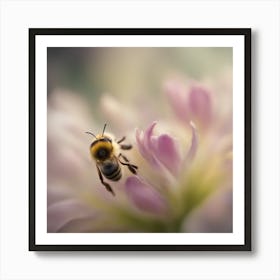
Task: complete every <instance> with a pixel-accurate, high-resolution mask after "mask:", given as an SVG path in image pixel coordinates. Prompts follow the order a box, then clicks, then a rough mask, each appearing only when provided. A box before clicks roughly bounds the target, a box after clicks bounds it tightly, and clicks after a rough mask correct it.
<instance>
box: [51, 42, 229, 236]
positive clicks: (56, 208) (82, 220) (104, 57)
mask: <svg viewBox="0 0 280 280" xmlns="http://www.w3.org/2000/svg"><path fill="white" fill-rule="evenodd" d="M47 63H48V64H47V67H48V68H47V83H48V84H47V91H48V232H170V231H171V232H231V231H232V177H231V176H232V174H231V172H232V168H231V154H232V127H231V124H232V48H220V47H217V48H206V47H205V48H200V47H199V48H125V47H124V48H115V47H114V48H108V47H106V48H76V47H75V48H71V47H70V48H61V47H60V48H54V47H51V48H50V47H49V48H48V50H47ZM172 79H175V80H180V81H183V85H184V84H185V83H186V85H187V86H186V88H185V89H183V94H184V92H186V94H187V91H188V84H191V83H192V82H193V81H195V83H197V84H200V85H202V88H204V87H205V89H203V90H202V91H203V92H207V94H208V92H209V94H210V95H209V98H210V101H211V102H210V103H211V104H210V105H211V106H212V108H210V109H211V110H213V112H214V117H215V121H214V122H212V123H211V125H209V127H208V128H207V125H208V124H207V125H206V126H205V127H204V128H201V130H198V133H199V135H200V136H201V135H203V137H201V138H200V140H201V141H200V143H199V145H200V146H199V149H200V154H201V156H200V159H199V160H202V164H201V162H199V160H198V161H197V162H196V163H194V164H193V166H194V167H193V170H192V171H191V172H193V173H194V175H193V176H190V177H191V178H192V179H189V178H185V176H184V173H182V174H181V175H180V176H178V178H179V177H180V178H181V179H178V178H176V179H178V181H177V182H175V183H174V182H173V183H170V182H169V181H168V179H167V177H166V174H165V173H164V172H163V173H157V172H155V171H154V170H153V168H151V166H150V165H149V164H148V163H147V162H146V161H145V160H144V159H143V157H141V155H140V154H139V151H138V150H137V145H135V128H141V129H144V128H146V127H147V126H148V125H150V124H151V123H152V122H153V121H155V120H158V121H159V123H160V124H161V129H162V132H163V133H169V134H170V135H172V137H173V138H174V139H176V141H177V140H178V143H179V142H180V143H179V144H178V145H177V146H178V148H179V149H180V150H181V151H186V150H187V149H188V148H189V145H190V142H191V137H192V136H191V132H190V129H189V127H188V125H189V121H188V122H186V123H182V122H180V119H178V116H176V112H175V114H174V110H173V111H172V108H170V105H172V104H170V102H168V98H167V97H166V95H165V92H164V84H165V83H166V81H169V80H172ZM184 86H185V85H184ZM184 86H183V87H184ZM179 87H181V86H180V83H179ZM203 94H204V93H203ZM198 102H201V100H200V101H198ZM203 102H204V101H203V100H202V103H203ZM205 104H206V103H205ZM205 104H204V105H203V106H205ZM177 105H178V104H177ZM171 107H172V106H171ZM173 109H174V108H173ZM175 111H176V110H175ZM105 122H106V123H108V128H107V130H108V132H112V133H113V134H114V135H116V137H117V138H119V139H120V138H121V137H122V136H126V137H127V141H128V143H131V144H133V145H134V147H135V149H133V150H132V151H128V157H129V159H130V160H131V161H132V162H133V163H134V164H136V165H138V166H139V167H140V168H139V170H141V172H142V174H141V176H142V177H143V178H145V180H147V182H151V183H152V184H151V185H153V186H155V189H154V190H152V191H151V192H150V191H148V192H147V193H144V194H143V193H142V192H141V191H140V192H139V193H134V194H132V196H131V194H128V193H127V192H126V189H125V188H126V187H125V178H128V177H129V176H131V173H129V172H127V170H126V169H125V168H124V170H123V172H124V174H123V178H122V180H121V181H119V182H114V183H113V184H112V186H113V188H114V190H115V191H116V193H117V196H116V198H113V197H112V196H111V194H109V195H108V193H107V192H106V190H105V189H104V187H103V186H102V185H101V184H100V180H99V178H98V175H97V172H96V167H95V163H94V162H93V160H92V159H91V156H90V153H89V145H90V143H91V142H92V140H93V139H91V137H89V135H86V134H85V133H84V132H85V131H92V132H93V133H95V134H98V133H100V132H101V130H102V128H103V125H104V123H105ZM159 127H160V125H159ZM176 143H177V142H176ZM182 154H183V155H185V154H186V152H184V153H182ZM213 158H216V159H217V160H218V161H219V165H217V166H218V167H217V168H216V169H215V170H210V169H211V168H209V174H210V173H211V174H210V175H211V176H212V177H213V176H214V177H215V176H216V177H215V180H216V181H215V180H212V181H211V182H206V183H205V182H202V181H201V178H203V177H205V176H202V174H203V175H205V172H206V171H207V168H208V166H209V167H210V166H214V165H213ZM205 166H206V169H205ZM213 174H214V175H213ZM210 175H209V176H210ZM182 178H183V179H182ZM188 180H194V181H195V182H193V181H192V182H191V184H192V185H195V188H194V191H192V190H191V191H190V192H189V190H188V186H189V185H190V181H188ZM213 182H215V183H213ZM205 184H206V185H205ZM207 184H208V185H207ZM211 184H212V185H211ZM219 187H220V188H219ZM152 188H153V187H152ZM168 188H170V190H171V192H170V193H168V192H167V193H165V190H166V189H168ZM216 188H219V191H215V194H214V195H210V193H211V192H212V191H209V190H212V189H216ZM174 190H177V194H176V193H175V197H173V194H172V192H173V191H174ZM158 192H159V193H158ZM213 192H214V191H213ZM139 195H140V196H139ZM150 195H151V196H152V197H149V196H150ZM158 197H162V198H161V200H160V205H164V207H162V208H165V209H169V210H168V211H167V213H168V214H166V212H165V214H164V215H163V213H161V214H159V213H158V212H160V211H157V212H155V213H153V211H150V212H147V209H148V208H149V207H142V206H143V205H145V206H147V205H149V206H150V209H153V206H154V205H155V204H156V203H155V202H156V200H157V199H158ZM154 199H155V200H154ZM204 201H205V203H202V202H204ZM157 202H158V201H157ZM187 204H189V205H191V206H188V205H187ZM139 205H140V206H141V207H140V208H139ZM178 205H182V207H181V210H180V209H179V208H178V209H176V208H177V207H178ZM185 205H187V206H186V207H185Z"/></svg>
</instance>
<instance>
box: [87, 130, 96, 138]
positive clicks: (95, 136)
mask: <svg viewBox="0 0 280 280" xmlns="http://www.w3.org/2000/svg"><path fill="white" fill-rule="evenodd" d="M85 133H87V134H90V135H92V136H93V137H94V138H95V139H97V138H96V136H95V135H94V134H93V133H92V132H89V131H86V132H85Z"/></svg>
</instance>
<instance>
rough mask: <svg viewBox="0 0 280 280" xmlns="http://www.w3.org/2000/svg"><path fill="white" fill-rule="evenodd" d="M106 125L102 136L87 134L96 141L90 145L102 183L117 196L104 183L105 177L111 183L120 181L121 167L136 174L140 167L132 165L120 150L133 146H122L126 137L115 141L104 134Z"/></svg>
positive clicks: (111, 190)
mask: <svg viewBox="0 0 280 280" xmlns="http://www.w3.org/2000/svg"><path fill="white" fill-rule="evenodd" d="M106 125H107V124H105V125H104V128H103V131H102V134H98V135H96V136H95V135H94V134H93V133H92V132H88V131H87V132H86V133H88V134H90V135H92V136H93V137H94V138H95V140H94V141H93V142H92V143H91V145H90V154H91V156H92V158H93V159H94V160H95V162H96V168H97V172H98V175H99V179H100V181H101V183H102V184H103V185H104V186H105V188H106V190H107V191H109V192H110V193H112V195H115V193H114V191H113V189H112V188H111V186H110V185H109V184H108V183H106V182H104V179H103V175H104V177H105V178H107V179H108V180H110V181H119V180H120V179H121V177H122V170H121V165H124V166H127V168H128V169H129V170H130V171H131V172H132V173H133V174H136V173H137V172H136V170H137V169H138V167H137V166H136V165H134V164H131V163H130V162H129V160H128V159H127V157H125V156H124V155H123V154H122V153H121V152H120V150H130V149H131V148H132V145H126V144H121V143H122V142H123V141H124V140H125V137H122V138H121V139H120V140H119V141H114V140H113V137H111V136H110V135H109V134H104V132H105V128H106Z"/></svg>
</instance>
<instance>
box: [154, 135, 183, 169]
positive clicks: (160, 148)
mask: <svg viewBox="0 0 280 280" xmlns="http://www.w3.org/2000/svg"><path fill="white" fill-rule="evenodd" d="M155 155H156V157H157V159H159V160H160V162H161V163H162V164H163V165H164V166H165V167H166V168H167V169H168V170H169V171H170V172H171V173H172V174H173V175H177V174H178V171H179V167H180V164H181V158H180V155H179V152H178V150H177V148H176V144H175V142H174V139H173V138H172V137H170V136H169V135H167V134H163V135H161V136H159V137H158V139H157V147H156V151H155Z"/></svg>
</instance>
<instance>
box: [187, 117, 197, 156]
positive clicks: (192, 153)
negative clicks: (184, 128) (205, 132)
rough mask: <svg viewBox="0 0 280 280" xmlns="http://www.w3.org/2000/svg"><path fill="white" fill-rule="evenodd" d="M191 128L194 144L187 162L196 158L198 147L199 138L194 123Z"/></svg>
mask: <svg viewBox="0 0 280 280" xmlns="http://www.w3.org/2000/svg"><path fill="white" fill-rule="evenodd" d="M190 126H191V128H192V143H191V146H190V148H189V151H188V154H187V157H186V161H190V160H192V159H193V158H194V157H195V155H196V151H197V147H198V136H197V130H196V127H195V125H194V123H192V122H191V123H190Z"/></svg>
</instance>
